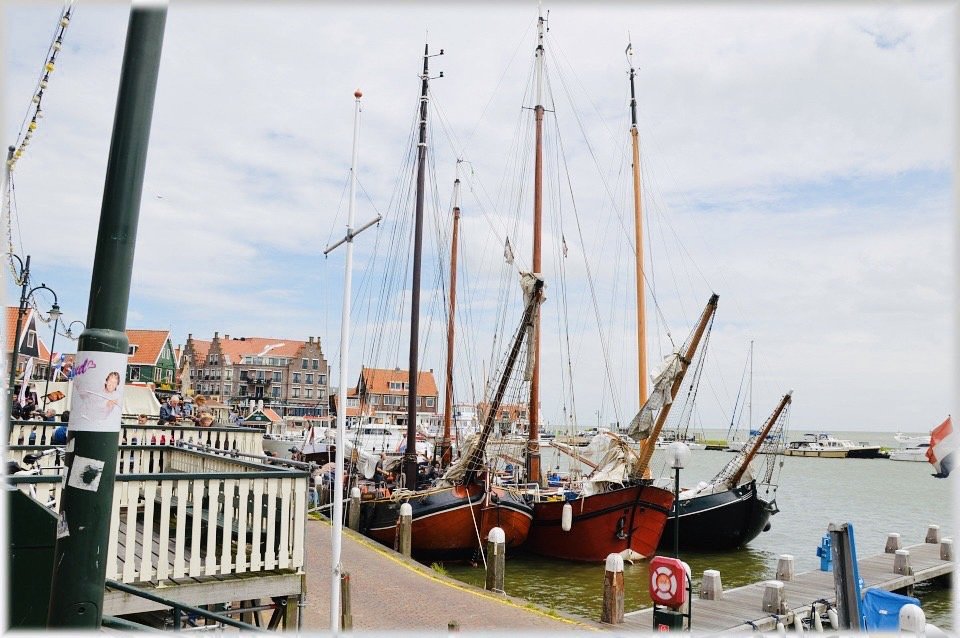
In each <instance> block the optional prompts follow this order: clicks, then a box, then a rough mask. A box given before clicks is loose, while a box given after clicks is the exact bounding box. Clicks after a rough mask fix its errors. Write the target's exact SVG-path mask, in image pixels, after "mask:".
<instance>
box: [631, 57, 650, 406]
mask: <svg viewBox="0 0 960 638" xmlns="http://www.w3.org/2000/svg"><path fill="white" fill-rule="evenodd" d="M632 56H633V44H632V43H630V44H628V45H627V59H628V60H629V61H630V122H631V123H630V137H631V139H632V141H633V223H634V238H635V243H636V257H635V259H636V271H637V274H636V277H637V279H636V281H637V379H638V381H639V384H638V385H639V387H638V392H639V394H638V396H639V398H640V401H639V403H638V404H637V405H643V404H644V402H645V401H646V400H647V328H646V323H647V321H646V316H647V311H646V299H645V294H644V279H643V202H642V200H641V197H640V132H639V131H638V130H637V96H636V91H635V90H634V86H633V78H634V76H635V75H636V70H635V69H634V68H633V60H632Z"/></svg>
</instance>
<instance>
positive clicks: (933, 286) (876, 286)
mask: <svg viewBox="0 0 960 638" xmlns="http://www.w3.org/2000/svg"><path fill="white" fill-rule="evenodd" d="M61 7H62V5H61V4H60V3H44V2H30V3H17V2H7V3H6V4H5V6H4V15H3V20H4V22H3V26H2V28H3V54H2V56H0V59H2V65H0V66H2V69H3V74H4V75H3V82H2V86H3V89H4V90H3V97H2V108H3V117H2V122H3V139H4V146H6V145H8V144H10V143H12V142H13V141H14V140H15V139H16V137H17V134H18V131H19V130H20V127H21V122H22V119H23V116H24V113H25V112H26V110H27V107H28V105H29V103H30V98H31V96H32V92H33V91H34V89H35V86H36V81H37V77H38V72H39V70H40V68H41V66H42V65H43V63H44V56H45V54H46V51H47V47H48V46H49V44H50V40H51V35H52V33H53V30H54V26H55V25H56V21H57V18H58V16H59V12H60V9H61ZM543 10H544V12H545V15H548V23H547V24H548V26H549V32H548V33H547V34H546V43H545V46H546V55H545V61H546V62H545V64H546V76H547V80H546V82H545V85H544V95H545V99H544V105H545V107H546V108H547V112H546V116H545V134H544V135H545V148H546V153H545V155H546V159H545V164H546V171H545V173H546V175H545V178H544V180H545V181H544V183H545V190H546V195H545V202H546V204H545V210H544V220H545V221H544V223H545V227H544V237H543V245H544V268H543V275H544V279H545V281H546V285H547V293H546V294H547V302H546V303H545V305H544V307H543V325H544V333H543V336H542V355H543V388H544V389H543V391H542V397H543V403H542V406H541V411H542V415H543V419H544V420H545V421H546V422H547V423H554V424H556V423H559V422H562V421H563V420H564V418H565V416H564V415H567V417H566V418H569V415H575V417H576V420H577V422H578V423H579V424H580V425H581V426H584V427H586V426H590V425H596V424H597V423H598V422H599V423H602V424H607V423H609V422H613V421H618V420H619V421H620V422H626V421H629V419H630V418H631V417H632V415H633V413H634V412H635V411H636V409H637V407H638V399H637V396H636V390H635V387H636V378H637V370H636V363H635V355H634V352H635V348H636V346H635V323H634V322H635V317H634V309H633V308H634V292H633V290H634V279H633V253H634V248H633V239H632V226H633V209H632V199H631V198H632V195H631V194H630V193H631V191H630V159H629V157H630V155H629V154H630V146H629V144H630V141H629V140H630V138H629V134H628V129H629V123H630V122H629V109H628V104H629V85H628V83H627V81H628V76H627V68H628V67H627V58H626V56H625V47H626V44H627V41H628V38H629V39H630V40H631V41H632V47H633V56H632V60H633V64H634V65H635V66H636V67H637V77H636V86H637V100H638V117H639V122H638V128H639V132H640V140H641V167H642V176H643V177H642V179H643V184H644V188H643V191H644V194H643V198H644V215H645V221H644V224H645V228H646V230H647V239H646V241H645V245H646V249H645V252H646V256H647V262H646V264H645V269H646V272H647V278H648V295H649V296H648V300H647V305H648V317H647V324H646V325H647V326H648V337H647V341H648V350H649V351H650V353H651V361H650V364H649V368H651V369H652V368H654V367H655V365H656V362H657V361H658V360H659V358H660V356H661V355H663V354H666V352H667V351H669V349H670V348H671V343H672V344H673V345H678V344H679V343H682V342H683V341H684V339H685V338H686V335H687V333H688V332H689V331H690V329H691V327H692V325H693V323H694V322H695V321H696V318H697V316H698V314H699V312H700V310H701V309H702V307H703V306H704V304H705V303H706V300H707V299H708V297H709V295H710V293H711V292H716V293H718V294H719V295H720V302H719V308H718V312H717V316H716V319H715V321H714V324H713V327H712V332H711V338H710V343H709V351H708V355H707V356H708V363H707V364H706V367H705V369H704V374H703V380H702V382H701V385H700V391H699V395H698V402H697V411H696V416H695V427H704V428H707V429H727V427H728V426H729V424H730V422H731V419H732V417H731V413H732V412H733V410H734V406H735V405H738V406H740V407H738V408H736V409H737V410H741V409H744V408H743V405H744V403H743V402H744V400H745V394H746V392H745V391H742V392H739V395H740V399H739V402H738V399H737V397H738V388H740V387H741V385H743V384H746V381H745V380H744V378H743V371H744V368H745V365H746V361H747V353H748V350H749V348H750V343H751V342H753V344H754V346H753V353H754V354H753V382H752V394H751V397H750V402H749V403H750V411H749V414H751V415H752V420H751V423H752V424H753V425H754V426H756V425H757V424H758V423H759V422H761V421H762V419H763V418H764V417H765V416H766V415H768V414H769V413H770V412H771V411H772V410H773V408H774V407H775V405H776V403H777V401H778V400H779V398H780V396H781V395H782V394H783V393H784V392H786V391H787V390H790V389H792V390H793V392H794V404H793V408H792V410H793V412H792V416H791V429H792V430H794V431H796V432H802V431H812V430H815V429H823V430H840V431H846V430H882V431H906V432H921V431H928V430H929V429H931V428H932V427H934V426H936V425H937V424H939V423H940V422H941V421H942V420H943V419H944V418H945V416H946V415H947V413H949V412H950V411H951V405H952V402H953V401H954V397H953V392H952V391H953V389H954V388H955V387H956V380H955V378H954V376H953V375H954V372H955V371H954V366H951V365H950V363H951V353H954V352H956V350H955V348H954V340H953V336H954V331H953V322H952V321H951V318H952V316H953V314H952V311H953V310H954V305H953V304H954V300H953V295H952V293H953V290H954V289H955V282H954V280H953V277H952V274H953V268H952V267H951V266H952V265H953V264H954V263H955V262H954V260H953V239H952V238H953V235H952V233H953V231H954V225H953V220H954V209H955V202H954V201H953V193H954V190H953V187H954V182H953V178H954V157H955V148H954V142H955V140H956V131H955V130H954V121H955V119H956V116H955V105H954V100H955V95H954V84H953V80H954V78H955V75H956V69H955V67H954V65H953V62H954V60H955V52H954V49H953V42H954V33H953V28H954V25H955V24H956V15H955V11H956V10H955V7H954V6H953V5H952V4H950V3H935V2H929V3H922V4H910V5H903V4H899V5H891V4H872V3H857V4H849V5H836V6H834V5H824V4H817V5H813V6H808V5H800V4H775V5H767V6H753V5H749V6H748V5H738V4H722V3H710V4H706V3H705V4H694V3H688V4H684V5H683V6H682V7H678V6H669V5H666V4H657V3H645V4H640V3H599V4H596V5H591V6H590V7H589V8H585V7H580V6H577V4H575V3H572V2H556V3H545V4H544V6H543ZM547 10H549V14H546V11H547ZM537 11H538V7H537V4H536V3H535V2H515V3H493V4H486V3H485V4H480V3H459V4H454V5H447V4H440V3H405V4H404V5H403V9H402V10H400V9H397V8H395V7H394V6H393V5H391V4H386V3H383V4H381V3H365V4H363V5H362V6H359V7H358V6H355V5H354V4H347V3H336V2H331V3H317V4H300V3H292V2H291V3H271V4H269V5H268V4H266V3H262V4H261V3H254V2H250V3H239V4H229V5H227V4H218V3H190V4H189V5H187V4H186V3H178V2H174V3H173V4H172V6H171V7H170V9H169V13H168V17H167V23H166V30H165V37H164V45H163V57H162V59H161V65H160V76H159V82H158V87H157V95H156V101H155V107H154V114H153V124H152V131H151V138H150V148H149V153H148V158H147V166H146V175H145V181H144V189H143V200H142V205H141V210H140V218H139V232H138V236H137V248H136V259H135V263H134V271H133V285H132V290H131V295H130V305H129V311H128V321H127V323H128V327H131V328H158V329H169V330H171V331H172V337H173V340H174V342H175V344H182V343H184V341H185V340H186V337H187V335H188V334H193V335H194V336H195V337H198V338H204V339H209V338H210V337H211V336H212V335H213V333H214V331H218V332H219V333H220V334H221V335H223V334H230V335H232V336H241V335H248V336H263V337H277V338H280V339H283V338H287V339H306V338H307V337H308V336H319V337H320V338H321V340H322V342H323V344H324V348H325V351H326V353H327V358H328V360H329V361H330V362H331V364H332V365H333V366H334V368H335V370H336V369H338V368H339V354H338V348H339V340H340V309H341V303H342V295H343V268H344V250H343V249H342V248H341V249H338V250H337V251H334V253H332V254H331V256H330V257H328V258H324V256H323V254H322V253H323V249H324V247H325V246H327V245H328V244H330V243H332V242H333V241H336V240H337V239H339V237H340V236H342V234H343V232H344V228H345V224H346V214H347V188H346V187H347V182H348V177H349V173H350V161H351V145H352V132H353V117H354V108H355V101H354V98H353V93H354V91H355V90H356V89H358V88H359V89H361V90H362V91H363V99H362V118H361V127H360V130H361V133H360V145H359V151H358V154H359V166H358V169H357V175H358V180H359V182H360V188H359V189H358V190H359V192H358V199H357V210H356V221H357V223H363V222H365V221H367V220H369V219H372V218H373V217H375V216H376V215H377V214H382V215H383V216H384V221H383V222H382V223H381V224H380V225H379V226H377V227H375V228H374V229H371V230H368V231H366V232H365V233H364V234H362V235H360V236H359V237H358V239H357V241H356V252H355V261H354V287H353V293H354V294H353V302H352V303H353V314H352V319H353V320H352V322H351V354H350V359H349V365H348V366H347V371H348V377H349V379H350V381H351V384H352V383H353V382H354V381H355V379H356V378H357V375H358V374H359V368H360V364H361V363H364V364H366V365H372V366H377V367H401V368H405V367H406V366H407V362H406V356H407V350H408V346H407V342H406V340H407V338H408V337H407V334H408V330H409V307H410V301H409V287H410V283H409V281H410V273H409V261H410V256H409V255H410V244H411V240H410V229H411V225H412V222H411V219H412V215H413V195H412V183H413V163H412V157H413V155H412V154H413V152H414V145H413V143H412V142H413V138H412V135H413V133H414V124H415V121H416V110H417V108H418V104H419V100H418V94H419V89H420V79H419V74H420V71H421V67H422V63H423V58H422V56H423V49H424V43H425V42H427V43H428V44H429V46H430V51H431V53H436V52H439V50H440V49H443V52H444V54H443V55H442V56H436V57H431V58H430V59H429V62H430V75H431V77H434V78H435V79H432V80H431V82H430V101H429V110H430V115H429V133H428V139H429V143H430V150H429V157H430V162H429V169H430V170H429V171H428V173H429V174H428V179H427V182H428V193H427V196H426V200H427V206H426V211H425V220H426V221H425V254H424V279H423V289H424V296H423V299H424V303H423V308H422V315H421V322H422V323H421V339H420V342H421V347H420V362H421V368H424V369H426V368H432V369H434V370H435V372H436V373H437V377H438V382H440V384H441V385H442V375H440V373H439V371H440V370H441V369H442V368H443V366H444V363H445V356H446V352H445V350H446V349H445V343H444V341H445V340H444V322H445V311H444V305H445V303H446V301H445V296H444V295H445V293H444V290H445V286H446V282H447V281H448V278H449V275H448V272H447V265H446V264H447V260H448V258H449V247H448V245H449V238H450V226H451V223H450V219H451V215H450V207H451V205H452V201H453V195H452V193H453V180H454V178H455V177H457V176H459V177H460V178H461V180H462V187H461V195H460V206H461V209H462V214H463V221H462V225H461V232H462V234H461V240H460V241H461V245H460V266H459V268H458V273H459V274H458V276H459V279H460V281H459V287H458V310H457V333H458V337H457V344H458V346H457V350H456V357H457V359H456V375H455V394H456V395H457V397H458V400H462V401H470V400H471V398H479V396H478V394H479V393H481V392H482V390H481V388H482V386H483V380H484V379H485V378H487V377H488V376H490V375H491V374H492V372H491V371H492V369H493V368H494V367H495V363H496V361H497V360H499V359H500V358H501V356H502V353H503V352H504V351H505V348H506V346H505V343H504V336H505V335H506V334H509V333H510V332H511V331H513V330H514V329H515V327H516V324H517V322H518V321H519V316H520V312H521V306H520V301H519V287H518V285H517V279H518V273H519V271H520V270H522V269H526V268H529V267H530V263H531V257H530V254H531V252H530V250H531V249H530V244H531V226H532V213H531V211H532V204H531V203H530V202H531V198H532V165H533V160H532V140H533V137H532V118H533V115H532V111H531V108H532V107H533V106H534V105H535V104H536V99H535V96H536V89H535V86H534V81H533V78H534V74H533V69H534V48H535V45H536V22H537ZM128 15H129V8H128V5H126V4H118V3H94V2H78V3H77V4H76V5H75V9H74V14H73V19H72V21H71V23H70V25H69V27H68V29H67V30H66V33H65V37H64V47H63V50H62V52H61V53H60V55H59V57H58V63H57V68H56V70H55V72H54V74H53V76H52V79H51V82H50V85H49V87H48V89H47V92H46V94H45V97H44V102H43V104H44V112H45V117H44V119H43V120H42V121H41V125H40V127H39V128H38V130H37V132H36V133H35V134H34V137H33V142H32V144H31V146H30V148H29V152H28V153H27V154H26V155H25V156H24V157H23V159H22V160H21V161H20V162H19V163H18V164H17V167H16V170H15V172H14V177H13V183H14V185H15V189H16V214H15V216H14V218H13V219H12V222H11V234H12V239H13V244H14V250H15V251H16V252H17V253H18V254H30V255H31V256H32V263H33V281H34V282H44V283H46V284H47V285H48V286H50V287H51V288H53V289H54V290H55V291H56V292H57V294H58V298H59V302H60V306H61V307H62V308H63V310H64V313H65V314H64V320H65V321H68V322H69V321H72V320H75V319H79V320H85V319H86V310H87V308H86V306H87V301H88V297H89V290H90V285H91V282H90V273H91V267H92V262H93V252H94V246H95V243H96V229H97V224H98V219H99V215H98V214H99V210H100V204H101V197H102V191H103V181H104V176H105V170H106V163H107V156H108V150H109V143H110V133H111V129H112V124H113V112H114V108H115V103H116V94H117V87H118V83H119V74H120V65H121V60H122V52H123V45H124V38H125V31H126V24H127V19H128ZM440 71H443V77H442V78H440V77H436V76H438V75H439V72H440ZM458 158H459V159H461V160H463V161H462V162H459V163H458V162H457V160H458ZM507 238H509V239H510V243H511V246H512V247H513V252H514V254H515V257H516V258H515V261H514V264H512V265H511V264H507V263H505V261H504V259H503V252H504V242H505V240H506V239H507ZM564 245H566V256H564ZM6 294H7V301H8V303H11V300H14V299H16V295H17V291H16V289H15V288H14V286H13V283H12V280H11V278H10V277H9V276H8V277H7V293H6ZM41 294H42V293H41ZM38 303H39V304H40V306H41V307H48V306H49V303H50V300H49V299H46V298H44V299H40V300H38ZM45 304H46V305H45ZM494 333H496V334H497V336H498V339H497V340H496V341H495V340H494ZM47 339H48V341H49V338H47ZM671 339H672V342H671ZM61 340H62V341H61ZM63 341H66V340H65V339H64V338H63V337H59V338H58V344H57V346H58V347H57V348H56V349H57V350H60V349H61V344H62V342H63Z"/></svg>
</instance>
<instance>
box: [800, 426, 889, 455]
mask: <svg viewBox="0 0 960 638" xmlns="http://www.w3.org/2000/svg"><path fill="white" fill-rule="evenodd" d="M803 436H804V438H803V439H802V440H800V441H790V443H789V444H788V445H787V448H786V449H785V450H784V451H783V453H784V454H786V455H787V456H813V457H819V458H827V459H847V458H849V459H879V458H883V457H884V456H885V455H884V454H883V453H882V452H881V451H880V446H879V445H870V444H869V443H863V442H860V443H854V442H853V441H850V440H848V439H838V438H835V437H833V436H831V435H830V434H828V433H826V432H819V433H816V434H814V433H807V434H804V435H803Z"/></svg>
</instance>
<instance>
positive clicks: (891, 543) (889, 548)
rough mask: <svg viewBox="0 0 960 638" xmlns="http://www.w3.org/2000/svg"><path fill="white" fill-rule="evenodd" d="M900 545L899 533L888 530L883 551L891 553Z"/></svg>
mask: <svg viewBox="0 0 960 638" xmlns="http://www.w3.org/2000/svg"><path fill="white" fill-rule="evenodd" d="M901 547H902V545H901V544H900V534H897V533H896V532H890V533H889V534H887V545H886V547H884V548H883V551H884V553H887V554H892V553H894V552H895V551H897V550H898V549H900V548H901Z"/></svg>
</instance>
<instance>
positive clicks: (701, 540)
mask: <svg viewBox="0 0 960 638" xmlns="http://www.w3.org/2000/svg"><path fill="white" fill-rule="evenodd" d="M792 394H793V393H792V391H791V392H787V393H786V394H785V395H784V396H783V398H782V399H781V400H780V403H779V404H778V405H777V407H776V408H775V409H774V411H773V413H772V414H771V415H770V418H769V419H767V422H766V423H765V424H764V426H763V428H761V429H760V431H759V432H757V433H756V434H754V435H753V436H752V437H751V438H750V439H749V440H748V441H747V442H746V443H745V444H744V447H743V449H742V450H741V451H740V452H738V453H737V456H735V457H734V458H733V459H731V460H730V461H729V462H728V463H727V464H726V465H725V466H724V468H723V469H722V470H720V472H718V473H717V475H716V476H715V477H713V480H711V481H710V482H707V483H703V484H701V485H698V486H697V487H696V488H694V489H691V490H685V491H683V492H681V493H680V498H679V500H678V505H677V511H678V512H679V514H678V515H679V534H678V533H677V532H678V529H677V527H676V526H677V518H676V516H671V518H670V520H669V521H668V522H667V525H666V528H665V529H664V532H663V536H662V537H661V539H660V547H661V548H665V549H666V548H671V547H672V546H673V545H672V544H673V543H674V542H677V543H678V546H679V548H680V549H697V550H711V551H716V550H726V549H735V548H737V547H742V546H744V545H746V544H747V543H749V542H750V541H752V540H753V539H754V538H756V537H757V536H758V535H759V534H760V532H762V531H767V530H769V529H770V525H769V520H770V517H771V516H772V515H773V514H776V513H777V512H778V511H779V510H778V509H777V506H776V499H775V497H770V498H769V500H768V499H765V498H762V497H761V496H760V494H759V489H758V484H765V485H766V486H767V494H769V493H770V491H771V490H772V491H773V493H774V495H775V494H776V486H775V485H774V484H773V482H772V481H773V472H774V471H775V469H776V466H777V463H776V461H777V459H778V458H779V456H780V455H779V454H778V451H779V450H778V448H777V447H776V446H773V447H771V445H770V444H769V442H768V441H769V438H771V437H772V439H773V440H782V435H783V432H784V428H785V424H786V420H787V408H788V406H789V405H790V404H791V401H792ZM758 454H763V455H764V456H766V457H767V458H766V464H765V469H764V472H763V475H762V476H761V477H760V480H759V481H758V479H757V478H756V477H755V476H754V475H753V468H752V467H751V465H752V463H753V461H754V459H755V458H756V457H757V455H758Z"/></svg>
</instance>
